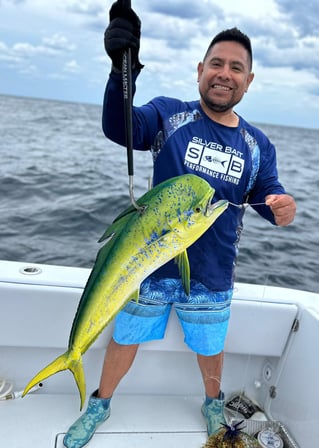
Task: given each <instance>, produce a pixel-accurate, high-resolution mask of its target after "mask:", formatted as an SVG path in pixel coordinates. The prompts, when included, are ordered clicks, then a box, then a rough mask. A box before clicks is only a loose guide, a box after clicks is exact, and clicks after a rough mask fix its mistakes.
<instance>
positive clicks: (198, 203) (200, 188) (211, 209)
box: [176, 174, 228, 241]
mask: <svg viewBox="0 0 319 448" xmlns="http://www.w3.org/2000/svg"><path fill="white" fill-rule="evenodd" d="M180 177H181V179H180V181H181V182H182V183H185V188H184V193H183V194H181V196H180V197H179V204H178V207H179V210H180V211H181V213H180V214H179V215H178V220H177V221H176V229H177V231H179V232H180V233H181V234H182V233H184V234H185V236H189V238H190V239H192V240H193V241H195V240H196V239H197V238H199V237H200V236H201V235H202V234H203V233H204V232H205V231H206V230H207V229H208V228H209V227H210V226H211V225H212V224H213V223H214V222H215V221H216V219H217V218H218V217H219V216H220V215H221V214H222V213H223V212H224V211H225V210H226V209H227V207H228V201H227V200H223V199H222V200H219V201H217V202H213V199H214V194H215V189H214V188H213V187H212V186H211V185H210V184H209V183H208V182H207V181H206V180H204V179H203V178H201V177H199V176H196V175H191V174H188V175H184V176H180Z"/></svg>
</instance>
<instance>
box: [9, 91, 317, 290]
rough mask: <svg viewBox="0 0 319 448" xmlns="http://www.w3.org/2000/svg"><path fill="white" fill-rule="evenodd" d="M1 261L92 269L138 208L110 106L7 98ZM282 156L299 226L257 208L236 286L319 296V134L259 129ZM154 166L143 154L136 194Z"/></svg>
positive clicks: (248, 220)
mask: <svg viewBox="0 0 319 448" xmlns="http://www.w3.org/2000/svg"><path fill="white" fill-rule="evenodd" d="M0 117H1V118H0V135H1V138H0V155H1V164H0V259H4V260H13V261H23V262H36V263H49V264H59V265H64V266H81V267H92V266H93V263H94V260H95V256H96V254H97V251H98V249H99V247H100V246H99V244H98V243H97V241H98V239H99V237H100V236H101V235H102V234H103V232H104V230H105V228H106V227H107V226H108V225H109V224H110V223H111V222H112V221H113V219H114V218H115V217H116V216H117V214H118V213H119V212H121V211H122V210H123V209H124V208H125V207H127V206H128V205H129V204H130V199H129V190H128V175H127V162H126V149H125V148H121V147H119V146H117V145H115V144H113V143H112V142H110V141H109V140H107V139H106V138H105V137H104V135H103V133H102V129H101V107H100V106H96V105H88V104H77V103H67V102H58V101H48V100H38V99H30V98H19V97H12V96H3V95H0ZM257 125H258V126H259V127H260V128H261V129H262V130H264V131H265V132H266V134H267V135H268V136H269V138H270V139H271V140H272V141H273V143H274V144H275V145H276V147H277V159H278V169H279V173H280V179H281V181H282V183H283V184H284V186H285V188H286V190H287V191H288V192H289V193H290V194H292V195H293V196H294V197H295V199H296V201H297V207H298V211H297V216H296V219H295V221H294V223H293V224H292V225H290V226H288V227H285V228H279V227H276V226H272V225H271V224H270V223H268V222H267V221H265V220H263V219H262V218H261V217H259V215H257V214H256V213H255V212H254V211H253V210H252V209H250V208H248V209H247V211H246V215H245V220H244V225H245V227H244V231H243V234H242V239H241V244H240V253H239V258H238V264H237V270H236V280H237V281H241V282H247V283H259V284H266V285H275V286H285V287H291V288H296V289H304V290H307V291H315V292H319V283H318V272H319V226H318V224H319V223H318V213H317V203H318V192H319V177H318V174H317V171H318V162H319V152H318V140H319V130H316V129H302V128H293V127H282V126H275V125H265V124H257ZM151 172H152V159H151V155H150V153H148V152H138V151H135V152H134V178H133V179H134V194H135V197H136V198H138V197H139V196H141V195H142V194H143V193H145V192H146V191H147V189H148V178H149V176H150V175H151Z"/></svg>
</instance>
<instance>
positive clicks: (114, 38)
mask: <svg viewBox="0 0 319 448" xmlns="http://www.w3.org/2000/svg"><path fill="white" fill-rule="evenodd" d="M122 3H123V2H121V1H120V0H117V1H116V2H115V3H113V5H112V7H111V9H110V23H109V26H108V27H107V28H106V30H105V33H104V48H105V51H106V52H107V54H108V55H109V56H110V58H111V59H112V63H113V67H115V68H116V69H117V70H122V59H123V51H124V50H127V49H128V48H131V56H132V68H135V69H141V68H143V67H144V65H142V64H141V63H140V61H139V59H138V53H139V49H140V37H141V21H140V19H139V17H138V16H137V15H136V14H135V12H134V11H133V9H132V8H127V7H125V6H123V4H122Z"/></svg>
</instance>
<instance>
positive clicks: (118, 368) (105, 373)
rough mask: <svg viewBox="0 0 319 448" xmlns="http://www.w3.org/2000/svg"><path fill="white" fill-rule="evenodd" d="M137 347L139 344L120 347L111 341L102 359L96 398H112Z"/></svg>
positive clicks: (131, 361) (130, 363) (133, 357)
mask: <svg viewBox="0 0 319 448" xmlns="http://www.w3.org/2000/svg"><path fill="white" fill-rule="evenodd" d="M138 346H139V344H132V345H121V344H118V343H117V342H115V341H114V339H111V341H110V342H109V345H108V347H107V350H106V353H105V357H104V364H103V368H102V374H101V379H100V385H99V390H98V397H100V398H111V397H112V395H113V392H114V391H115V389H116V387H117V386H118V384H119V383H120V381H121V379H122V378H123V377H124V376H125V375H126V373H127V372H128V370H129V369H130V367H131V365H132V364H133V361H134V359H135V356H136V353H137V349H138Z"/></svg>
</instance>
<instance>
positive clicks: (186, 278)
mask: <svg viewBox="0 0 319 448" xmlns="http://www.w3.org/2000/svg"><path fill="white" fill-rule="evenodd" d="M175 263H176V264H177V266H178V270H179V274H180V276H181V278H182V284H183V287H184V291H185V293H186V294H187V295H188V296H189V293H190V268H189V261H188V256H187V251H186V250H184V252H182V253H180V254H179V255H177V257H175Z"/></svg>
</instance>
